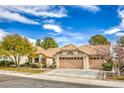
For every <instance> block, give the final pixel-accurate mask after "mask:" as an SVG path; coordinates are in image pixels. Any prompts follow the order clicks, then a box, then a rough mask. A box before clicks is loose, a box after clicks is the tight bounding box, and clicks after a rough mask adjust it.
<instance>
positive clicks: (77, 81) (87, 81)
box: [0, 71, 124, 88]
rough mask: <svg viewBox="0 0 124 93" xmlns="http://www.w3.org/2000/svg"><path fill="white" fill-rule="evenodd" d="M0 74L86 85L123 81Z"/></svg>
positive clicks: (123, 84)
mask: <svg viewBox="0 0 124 93" xmlns="http://www.w3.org/2000/svg"><path fill="white" fill-rule="evenodd" d="M0 74H4V75H14V76H21V77H26V78H33V79H42V80H50V81H58V82H67V83H73V84H88V85H96V86H105V87H118V88H124V82H119V81H118V82H117V81H105V80H90V79H82V78H71V77H60V76H50V75H46V74H36V75H25V74H20V73H12V72H6V71H4V72H0Z"/></svg>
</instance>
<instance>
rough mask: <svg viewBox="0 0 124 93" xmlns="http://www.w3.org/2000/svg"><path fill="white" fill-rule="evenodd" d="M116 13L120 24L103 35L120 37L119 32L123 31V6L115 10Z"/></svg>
mask: <svg viewBox="0 0 124 93" xmlns="http://www.w3.org/2000/svg"><path fill="white" fill-rule="evenodd" d="M117 13H118V16H119V18H120V19H121V22H120V24H119V25H117V26H115V27H112V28H109V29H107V30H105V32H104V34H109V35H111V34H115V35H117V36H121V34H122V33H121V31H124V6H120V7H119V8H118V10H117Z"/></svg>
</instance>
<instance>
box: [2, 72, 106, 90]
mask: <svg viewBox="0 0 124 93" xmlns="http://www.w3.org/2000/svg"><path fill="white" fill-rule="evenodd" d="M0 88H107V87H105V86H96V85H86V84H73V83H66V82H58V81H48V80H41V79H32V78H24V77H18V76H10V75H2V74H0Z"/></svg>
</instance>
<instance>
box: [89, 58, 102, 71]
mask: <svg viewBox="0 0 124 93" xmlns="http://www.w3.org/2000/svg"><path fill="white" fill-rule="evenodd" d="M103 63H104V61H103V60H93V59H92V60H90V69H99V70H102V69H103V67H102V64H103Z"/></svg>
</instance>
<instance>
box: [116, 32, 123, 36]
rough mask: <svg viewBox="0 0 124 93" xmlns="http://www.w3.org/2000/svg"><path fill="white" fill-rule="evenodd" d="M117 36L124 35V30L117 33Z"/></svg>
mask: <svg viewBox="0 0 124 93" xmlns="http://www.w3.org/2000/svg"><path fill="white" fill-rule="evenodd" d="M116 35H117V36H124V32H119V33H116Z"/></svg>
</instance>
